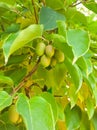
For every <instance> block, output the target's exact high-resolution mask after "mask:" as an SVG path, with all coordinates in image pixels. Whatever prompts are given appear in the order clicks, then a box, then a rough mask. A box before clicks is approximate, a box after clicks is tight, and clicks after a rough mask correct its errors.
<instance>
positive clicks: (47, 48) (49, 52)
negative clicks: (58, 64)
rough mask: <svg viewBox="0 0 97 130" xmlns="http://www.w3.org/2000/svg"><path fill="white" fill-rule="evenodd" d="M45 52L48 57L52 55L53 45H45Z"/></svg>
mask: <svg viewBox="0 0 97 130" xmlns="http://www.w3.org/2000/svg"><path fill="white" fill-rule="evenodd" d="M45 54H46V55H47V56H48V57H52V56H53V55H54V47H53V46H52V45H47V46H46V48H45Z"/></svg>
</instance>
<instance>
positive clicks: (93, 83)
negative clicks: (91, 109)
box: [83, 73, 96, 92]
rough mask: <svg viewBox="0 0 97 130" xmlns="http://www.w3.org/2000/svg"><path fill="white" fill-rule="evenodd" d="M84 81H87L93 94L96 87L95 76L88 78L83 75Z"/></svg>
mask: <svg viewBox="0 0 97 130" xmlns="http://www.w3.org/2000/svg"><path fill="white" fill-rule="evenodd" d="M83 77H84V80H85V81H86V83H87V84H88V86H89V88H90V90H91V92H93V90H94V89H95V87H96V78H95V76H94V74H93V73H91V74H89V75H88V76H86V75H85V74H83Z"/></svg>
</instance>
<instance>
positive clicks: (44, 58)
mask: <svg viewBox="0 0 97 130" xmlns="http://www.w3.org/2000/svg"><path fill="white" fill-rule="evenodd" d="M50 61H51V59H50V58H49V57H47V56H46V55H43V56H42V57H41V60H40V62H41V64H42V65H43V67H48V66H49V65H50Z"/></svg>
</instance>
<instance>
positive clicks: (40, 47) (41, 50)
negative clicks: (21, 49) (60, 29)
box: [36, 42, 45, 56]
mask: <svg viewBox="0 0 97 130" xmlns="http://www.w3.org/2000/svg"><path fill="white" fill-rule="evenodd" d="M44 51H45V44H44V43H43V42H39V43H38V44H37V46H36V54H37V55H38V56H42V55H43V54H44Z"/></svg>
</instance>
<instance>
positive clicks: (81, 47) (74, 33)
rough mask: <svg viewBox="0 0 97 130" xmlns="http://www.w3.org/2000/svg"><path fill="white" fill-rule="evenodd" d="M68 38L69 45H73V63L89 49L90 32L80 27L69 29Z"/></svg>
mask: <svg viewBox="0 0 97 130" xmlns="http://www.w3.org/2000/svg"><path fill="white" fill-rule="evenodd" d="M66 39H67V43H68V45H69V46H71V47H72V51H73V54H74V59H73V63H75V62H76V60H77V59H78V58H79V57H81V56H83V55H84V54H85V53H86V52H87V51H88V50H89V46H90V43H89V36H88V33H87V32H86V31H84V30H80V29H69V30H67V32H66Z"/></svg>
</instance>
